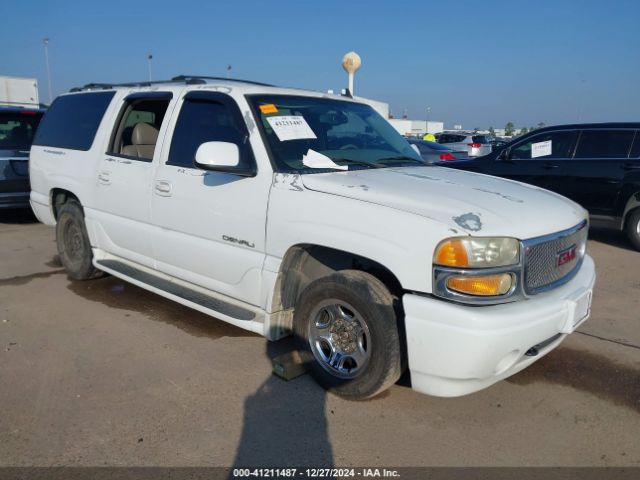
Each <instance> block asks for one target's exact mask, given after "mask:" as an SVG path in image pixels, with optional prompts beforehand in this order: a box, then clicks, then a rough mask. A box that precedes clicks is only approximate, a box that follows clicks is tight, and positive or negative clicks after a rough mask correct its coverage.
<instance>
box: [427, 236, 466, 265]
mask: <svg viewBox="0 0 640 480" xmlns="http://www.w3.org/2000/svg"><path fill="white" fill-rule="evenodd" d="M435 263H436V264H437V265H447V266H449V267H468V266H469V256H468V255H467V249H466V248H465V246H464V243H463V242H462V240H460V239H458V238H452V239H450V240H446V241H444V242H442V243H441V244H440V245H438V249H437V250H436V254H435Z"/></svg>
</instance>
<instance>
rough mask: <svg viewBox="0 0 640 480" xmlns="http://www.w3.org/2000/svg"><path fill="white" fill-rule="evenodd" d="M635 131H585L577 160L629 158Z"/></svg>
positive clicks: (577, 151) (581, 138)
mask: <svg viewBox="0 0 640 480" xmlns="http://www.w3.org/2000/svg"><path fill="white" fill-rule="evenodd" d="M634 134H635V132H634V131H633V130H583V132H582V135H580V140H579V141H578V148H577V149H576V156H575V158H627V155H628V154H629V148H630V147H631V142H632V141H633V136H634Z"/></svg>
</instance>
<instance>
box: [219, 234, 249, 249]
mask: <svg viewBox="0 0 640 480" xmlns="http://www.w3.org/2000/svg"><path fill="white" fill-rule="evenodd" d="M222 240H224V241H225V242H231V243H237V244H238V245H244V246H245V247H249V248H255V244H254V243H252V242H248V241H247V240H241V239H239V238H235V237H230V236H229V235H222Z"/></svg>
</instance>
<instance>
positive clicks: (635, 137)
mask: <svg viewBox="0 0 640 480" xmlns="http://www.w3.org/2000/svg"><path fill="white" fill-rule="evenodd" d="M454 163H455V165H453V164H452V165H451V166H452V167H454V168H459V169H463V170H469V171H475V172H482V173H487V174H489V175H496V176H498V177H505V178H511V179H513V180H518V181H520V182H524V183H529V184H532V185H537V186H539V187H542V188H546V189H548V190H551V191H553V192H557V193H559V194H561V195H564V196H565V197H568V198H570V199H572V200H574V201H576V202H577V203H579V204H580V205H582V206H583V207H584V208H586V209H587V210H588V211H589V213H590V217H591V225H592V226H599V227H607V228H615V229H617V230H624V231H626V233H627V235H628V236H629V239H630V240H631V243H632V244H633V246H634V247H635V248H636V249H638V250H640V123H598V124H574V125H560V126H555V127H545V128H542V129H539V130H536V131H534V132H531V133H529V134H526V135H524V136H522V137H520V138H518V139H516V140H514V141H513V142H511V143H510V144H509V145H508V146H506V147H505V148H503V149H502V150H500V151H497V152H493V153H492V154H490V155H487V156H486V157H482V158H478V159H473V160H469V161H463V162H454Z"/></svg>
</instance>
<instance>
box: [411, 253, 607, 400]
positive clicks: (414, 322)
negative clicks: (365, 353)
mask: <svg viewBox="0 0 640 480" xmlns="http://www.w3.org/2000/svg"><path fill="white" fill-rule="evenodd" d="M595 278H596V274H595V266H594V263H593V260H592V259H591V257H589V256H588V255H587V256H585V258H584V261H583V263H582V266H581V267H580V270H579V271H578V273H577V274H576V276H575V277H574V278H573V279H572V280H571V281H570V282H568V283H566V284H565V285H562V286H561V287H558V288H556V289H554V290H552V291H549V292H546V293H541V294H539V295H536V296H535V297H532V298H529V299H527V300H522V301H517V302H513V303H507V304H503V305H492V306H482V307H475V306H466V305H458V304H454V303H450V302H446V301H444V300H440V299H436V298H433V297H426V296H422V295H415V294H407V295H404V297H403V305H404V311H405V326H406V332H407V350H408V356H409V370H410V371H411V383H412V386H413V389H414V390H417V391H419V392H422V393H427V394H430V395H436V396H441V397H456V396H460V395H466V394H468V393H472V392H475V391H478V390H481V389H483V388H485V387H488V386H489V385H492V384H494V383H496V382H498V381H500V380H502V379H504V378H506V377H508V376H510V375H513V374H514V373H517V372H519V371H520V370H522V369H524V368H525V367H527V366H529V365H530V364H532V363H533V362H535V361H536V360H538V359H540V358H541V357H543V356H544V355H546V354H547V353H549V352H550V351H551V350H553V349H554V348H555V347H557V346H558V345H559V344H560V343H561V342H562V340H564V338H565V337H566V336H567V334H569V333H571V332H572V331H573V330H574V329H575V328H576V327H577V326H578V325H580V324H581V323H582V322H584V321H585V320H586V319H587V318H588V316H589V313H590V301H591V292H592V291H593V285H594V282H595ZM534 346H539V347H538V348H536V352H537V355H535V356H527V355H525V353H526V352H527V351H529V350H530V349H531V348H532V347H534ZM530 353H532V352H530Z"/></svg>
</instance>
